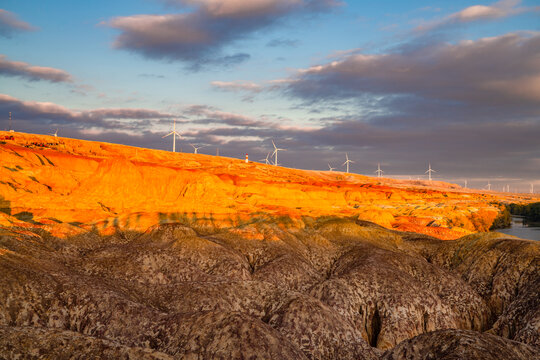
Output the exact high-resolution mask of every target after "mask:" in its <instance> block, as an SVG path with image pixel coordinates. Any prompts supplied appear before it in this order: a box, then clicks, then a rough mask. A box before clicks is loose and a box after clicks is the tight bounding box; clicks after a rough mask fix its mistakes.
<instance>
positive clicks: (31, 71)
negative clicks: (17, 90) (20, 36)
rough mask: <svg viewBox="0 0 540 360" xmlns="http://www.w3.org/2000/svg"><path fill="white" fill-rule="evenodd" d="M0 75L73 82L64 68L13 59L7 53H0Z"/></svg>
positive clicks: (33, 79) (34, 79)
mask: <svg viewBox="0 0 540 360" xmlns="http://www.w3.org/2000/svg"><path fill="white" fill-rule="evenodd" d="M0 75H4V76H19V77H22V78H25V79H28V80H32V81H38V80H46V81H51V82H68V83H71V82H73V77H72V76H71V75H70V74H69V73H68V72H66V71H64V70H60V69H55V68H51V67H43V66H34V65H30V64H28V63H25V62H22V61H11V60H8V58H7V57H6V56H5V55H0Z"/></svg>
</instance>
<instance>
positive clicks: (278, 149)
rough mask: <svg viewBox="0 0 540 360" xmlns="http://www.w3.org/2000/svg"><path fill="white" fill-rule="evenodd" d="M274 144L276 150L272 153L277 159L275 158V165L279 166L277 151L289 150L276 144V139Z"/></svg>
mask: <svg viewBox="0 0 540 360" xmlns="http://www.w3.org/2000/svg"><path fill="white" fill-rule="evenodd" d="M272 145H274V152H273V153H272V155H275V159H274V165H275V166H278V165H279V164H278V161H277V153H278V151H287V150H286V149H280V148H278V147H277V146H276V144H275V143H274V140H272Z"/></svg>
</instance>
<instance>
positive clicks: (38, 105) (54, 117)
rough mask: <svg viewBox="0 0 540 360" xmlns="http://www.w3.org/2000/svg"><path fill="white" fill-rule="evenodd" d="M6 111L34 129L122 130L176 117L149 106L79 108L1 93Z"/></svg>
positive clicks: (0, 103)
mask: <svg viewBox="0 0 540 360" xmlns="http://www.w3.org/2000/svg"><path fill="white" fill-rule="evenodd" d="M8 111H9V112H12V113H13V116H14V119H17V121H19V122H20V124H19V125H22V126H23V129H22V130H23V131H29V132H35V130H33V126H34V125H40V124H41V125H44V124H47V125H48V124H55V125H69V126H70V127H74V128H78V129H80V130H82V129H88V128H96V127H97V128H99V129H101V130H111V129H114V130H116V131H120V132H121V131H128V130H134V129H143V128H150V127H151V125H152V122H155V121H162V120H163V121H164V120H167V121H168V119H170V118H173V117H175V115H174V114H170V113H164V112H160V111H156V110H151V109H129V108H116V109H114V108H113V109H93V110H81V111H79V110H73V109H69V108H66V107H64V106H61V105H58V104H54V103H50V102H38V101H23V100H20V99H17V98H15V97H13V96H10V95H6V94H0V112H2V113H6V112H8ZM122 120H129V121H122ZM25 126H26V127H25ZM19 129H21V128H20V127H19Z"/></svg>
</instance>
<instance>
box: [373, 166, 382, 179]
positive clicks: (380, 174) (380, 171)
mask: <svg viewBox="0 0 540 360" xmlns="http://www.w3.org/2000/svg"><path fill="white" fill-rule="evenodd" d="M375 172H376V173H377V177H378V178H380V177H382V174H383V173H384V171H382V170H381V164H380V163H378V164H377V171H375Z"/></svg>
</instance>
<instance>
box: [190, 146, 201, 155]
mask: <svg viewBox="0 0 540 360" xmlns="http://www.w3.org/2000/svg"><path fill="white" fill-rule="evenodd" d="M189 145H191V146H192V147H193V153H194V154H198V152H197V151H199V149H201V148H203V147H205V145H201V146H199V147H196V146H195V145H193V144H189Z"/></svg>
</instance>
